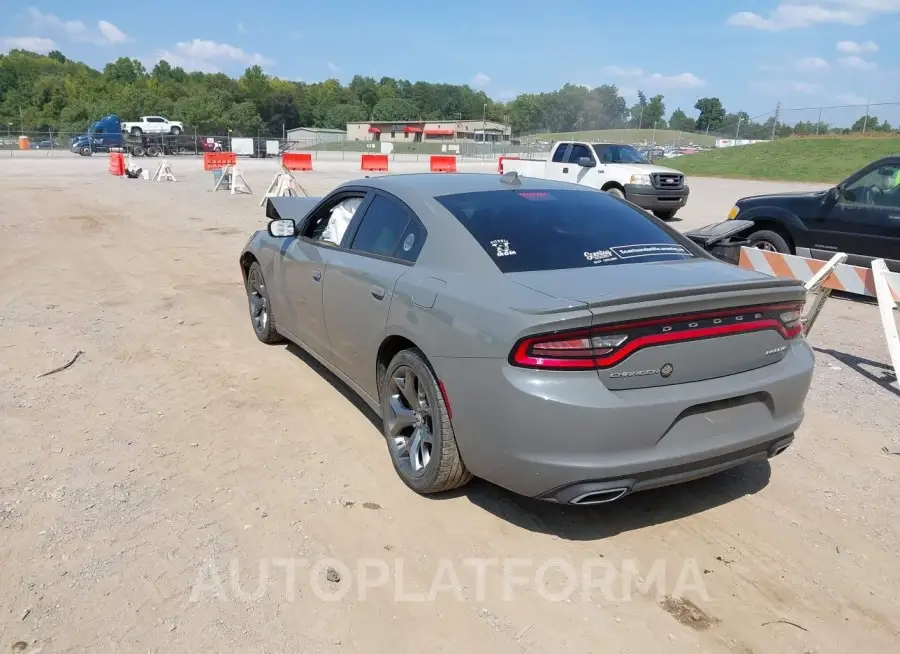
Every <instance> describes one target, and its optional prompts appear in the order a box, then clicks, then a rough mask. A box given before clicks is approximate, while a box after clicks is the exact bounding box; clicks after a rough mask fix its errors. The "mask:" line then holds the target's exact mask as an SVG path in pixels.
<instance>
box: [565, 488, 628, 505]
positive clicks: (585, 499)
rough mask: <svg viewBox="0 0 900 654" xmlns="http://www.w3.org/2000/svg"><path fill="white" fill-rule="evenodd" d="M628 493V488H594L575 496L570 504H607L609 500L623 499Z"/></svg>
mask: <svg viewBox="0 0 900 654" xmlns="http://www.w3.org/2000/svg"><path fill="white" fill-rule="evenodd" d="M627 493H628V489H627V488H608V489H605V490H593V491H588V492H586V493H582V494H581V495H577V496H575V497H574V498H572V499H571V500H569V504H576V505H578V506H589V505H592V504H607V503H609V502H615V501H616V500H618V499H621V498H622V497H624V496H625V495H626V494H627Z"/></svg>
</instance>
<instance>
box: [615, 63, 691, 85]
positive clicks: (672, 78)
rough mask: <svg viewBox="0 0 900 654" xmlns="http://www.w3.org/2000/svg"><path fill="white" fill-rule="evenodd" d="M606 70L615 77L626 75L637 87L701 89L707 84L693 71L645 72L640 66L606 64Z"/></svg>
mask: <svg viewBox="0 0 900 654" xmlns="http://www.w3.org/2000/svg"><path fill="white" fill-rule="evenodd" d="M604 71H605V72H606V74H608V75H612V76H614V77H624V78H626V79H628V80H630V84H632V85H633V86H636V87H640V86H646V87H649V88H650V89H699V88H702V87H704V86H706V80H703V79H701V78H699V77H697V76H696V75H694V74H693V73H678V74H676V75H663V74H662V73H645V72H644V71H643V70H642V69H640V68H623V67H621V66H606V67H605V68H604Z"/></svg>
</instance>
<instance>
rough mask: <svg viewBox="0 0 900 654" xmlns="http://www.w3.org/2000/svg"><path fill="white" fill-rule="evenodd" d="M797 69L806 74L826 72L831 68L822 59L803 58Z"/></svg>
mask: <svg viewBox="0 0 900 654" xmlns="http://www.w3.org/2000/svg"><path fill="white" fill-rule="evenodd" d="M795 68H796V69H797V70H799V71H801V72H804V73H814V72H817V71H826V70H828V69H829V68H831V66H830V65H829V64H828V62H827V61H825V60H824V59H822V58H821V57H803V58H802V59H798V60H797V62H796V64H795Z"/></svg>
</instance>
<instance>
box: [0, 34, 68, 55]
mask: <svg viewBox="0 0 900 654" xmlns="http://www.w3.org/2000/svg"><path fill="white" fill-rule="evenodd" d="M56 49H57V45H56V43H54V42H53V40H52V39H45V38H41V37H39V36H8V37H5V38H0V51H2V52H9V51H10V50H29V51H30V52H37V53H38V54H47V53H48V52H50V51H51V50H56Z"/></svg>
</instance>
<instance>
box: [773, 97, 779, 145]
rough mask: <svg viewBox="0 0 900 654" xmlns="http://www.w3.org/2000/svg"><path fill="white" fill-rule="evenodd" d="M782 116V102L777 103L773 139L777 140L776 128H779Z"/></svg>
mask: <svg viewBox="0 0 900 654" xmlns="http://www.w3.org/2000/svg"><path fill="white" fill-rule="evenodd" d="M779 116H781V103H780V102H779V103H778V104H777V105H775V120H774V122H773V123H772V140H773V141H774V140H775V130H776V129H777V128H778V117H779Z"/></svg>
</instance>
